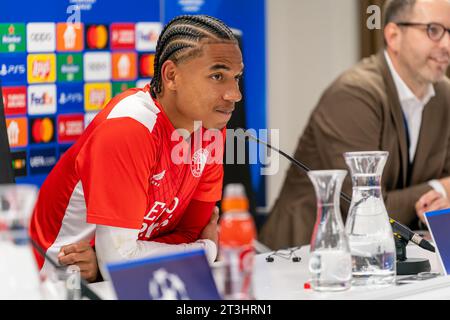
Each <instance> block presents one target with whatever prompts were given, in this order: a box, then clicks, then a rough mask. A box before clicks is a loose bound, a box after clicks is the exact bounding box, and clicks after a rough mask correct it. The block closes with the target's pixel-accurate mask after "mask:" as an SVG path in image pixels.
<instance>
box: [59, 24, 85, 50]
mask: <svg viewBox="0 0 450 320" xmlns="http://www.w3.org/2000/svg"><path fill="white" fill-rule="evenodd" d="M83 31H84V30H83V24H82V23H57V24H56V50H58V51H82V50H83V47H84V38H83Z"/></svg>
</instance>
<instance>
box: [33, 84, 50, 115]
mask: <svg viewBox="0 0 450 320" xmlns="http://www.w3.org/2000/svg"><path fill="white" fill-rule="evenodd" d="M55 112H56V86H55V85H54V84H49V85H35V86H29V87H28V114H30V115H39V114H49V113H55Z"/></svg>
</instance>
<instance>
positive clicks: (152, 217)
mask: <svg viewBox="0 0 450 320" xmlns="http://www.w3.org/2000/svg"><path fill="white" fill-rule="evenodd" d="M179 203H180V199H178V198H177V197H175V198H173V201H172V203H171V205H170V206H167V204H166V203H165V202H160V201H155V202H154V203H153V206H152V208H151V209H150V211H149V212H148V213H147V215H146V216H145V217H144V222H143V223H142V228H141V231H140V233H139V236H140V237H143V238H145V239H150V237H151V235H152V233H153V231H156V232H159V231H160V229H161V228H164V227H165V226H167V225H168V224H169V222H170V219H172V217H173V214H172V213H173V212H174V211H175V209H176V208H177V207H178V205H179ZM164 213H167V214H168V216H167V218H166V219H164V220H163V221H159V218H161V216H162V215H163V214H164Z"/></svg>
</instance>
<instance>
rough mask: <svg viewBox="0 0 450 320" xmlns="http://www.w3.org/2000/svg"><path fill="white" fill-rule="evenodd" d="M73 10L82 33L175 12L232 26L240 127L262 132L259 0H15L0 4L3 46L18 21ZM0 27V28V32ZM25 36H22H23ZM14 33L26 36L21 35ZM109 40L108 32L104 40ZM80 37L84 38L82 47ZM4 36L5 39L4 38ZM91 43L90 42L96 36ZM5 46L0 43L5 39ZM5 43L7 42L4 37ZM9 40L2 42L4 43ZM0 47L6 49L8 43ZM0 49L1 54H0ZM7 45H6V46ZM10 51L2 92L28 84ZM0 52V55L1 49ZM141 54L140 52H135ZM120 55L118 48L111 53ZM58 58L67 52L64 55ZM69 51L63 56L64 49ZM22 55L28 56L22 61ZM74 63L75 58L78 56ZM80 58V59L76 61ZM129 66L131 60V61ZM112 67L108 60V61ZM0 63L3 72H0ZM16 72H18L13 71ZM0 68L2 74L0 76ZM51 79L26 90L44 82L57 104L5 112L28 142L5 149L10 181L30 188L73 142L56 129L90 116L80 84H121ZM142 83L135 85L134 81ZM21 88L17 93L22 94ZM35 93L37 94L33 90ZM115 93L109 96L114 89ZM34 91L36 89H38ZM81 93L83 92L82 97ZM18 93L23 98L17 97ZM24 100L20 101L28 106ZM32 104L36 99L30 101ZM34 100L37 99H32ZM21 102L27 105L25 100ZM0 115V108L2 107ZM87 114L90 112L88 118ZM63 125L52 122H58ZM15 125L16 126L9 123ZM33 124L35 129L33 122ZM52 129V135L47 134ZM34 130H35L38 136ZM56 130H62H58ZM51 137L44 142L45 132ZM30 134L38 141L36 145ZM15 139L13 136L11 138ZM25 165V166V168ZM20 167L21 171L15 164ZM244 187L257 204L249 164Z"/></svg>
mask: <svg viewBox="0 0 450 320" xmlns="http://www.w3.org/2000/svg"><path fill="white" fill-rule="evenodd" d="M73 5H79V6H80V7H81V9H82V10H81V11H80V18H81V22H82V23H83V24H84V26H85V27H84V28H85V30H84V31H85V32H86V27H87V26H89V25H91V24H96V25H98V24H103V25H104V26H105V27H106V28H107V29H106V30H108V31H109V32H110V30H109V29H108V28H109V27H110V25H111V23H118V22H120V23H128V24H136V23H138V22H161V23H165V22H167V21H169V20H170V19H171V18H173V17H175V16H176V15H179V14H209V15H212V16H215V17H217V18H219V19H221V20H223V21H224V22H225V23H227V24H228V25H229V26H231V27H232V28H235V29H238V30H240V31H241V32H242V46H243V56H244V64H245V77H244V81H245V83H244V88H245V92H244V97H245V109H246V117H247V128H253V129H256V130H258V129H263V128H266V42H265V36H266V30H265V28H266V23H265V17H266V14H265V10H266V7H265V0H245V1H242V0H189V1H186V0H126V1H123V0H40V1H33V0H22V1H20V2H15V1H2V2H1V3H0V15H1V17H0V35H2V36H4V35H9V36H12V38H8V39H10V40H11V39H12V40H11V41H14V36H15V35H19V36H20V35H21V28H23V29H24V30H25V29H26V24H27V23H30V22H51V23H58V22H66V21H67V20H68V18H70V17H72V18H73V17H74V16H73V11H70V10H69V12H68V9H70V6H73ZM10 24H14V28H13V29H11V28H10ZM2 30H3V31H2ZM24 32H25V31H24ZM22 36H24V37H26V36H25V34H22ZM109 36H110V35H109ZM86 38H87V34H86V35H85V40H84V41H85V42H86V41H87V40H86ZM5 39H6V38H5ZM96 39H97V40H96V41H100V40H98V38H96ZM5 41H6V40H5ZM8 41H9V40H8ZM8 43H9V42H8ZM8 43H7V44H8ZM1 48H3V50H1ZM13 48H14V47H13ZM10 49H11V47H8V46H6V44H3V47H0V79H1V81H2V85H3V86H4V87H5V88H6V90H8V87H9V88H10V89H9V90H10V91H11V90H12V92H13V94H14V93H15V91H14V90H16V89H17V87H22V88H27V90H28V87H29V85H30V79H29V76H28V78H27V72H29V70H28V69H29V68H30V63H31V62H30V61H29V59H28V61H27V56H28V55H29V53H30V52H31V51H29V50H28V49H27V48H25V50H20V46H19V45H18V46H17V47H15V49H13V50H11V52H8V50H10ZM116 49H117V48H112V47H111V46H110V44H108V45H107V46H105V47H103V48H96V49H92V48H88V47H87V44H84V46H83V48H82V50H81V51H79V50H78V51H76V52H75V54H73V57H71V59H72V60H76V59H77V54H79V56H80V57H81V55H85V54H86V53H91V52H103V53H105V52H106V53H113V52H116V51H115V50H116ZM5 50H6V51H5ZM127 51H128V52H134V54H135V56H136V59H139V60H138V61H139V62H140V61H141V60H140V59H141V55H142V54H151V53H153V52H152V50H151V49H147V50H139V48H133V49H129V50H127ZM142 51H147V52H144V53H143V52H142ZM117 52H120V49H119V51H117ZM32 53H33V55H34V54H41V53H40V52H39V53H37V52H32ZM45 53H51V54H52V55H54V56H55V60H58V59H60V58H61V59H62V58H63V57H60V56H62V55H63V54H62V53H61V52H60V51H59V50H58V49H57V48H56V49H53V50H50V51H49V52H45ZM64 54H67V53H66V52H64ZM69 54H71V52H69ZM28 58H29V57H28ZM80 59H82V58H80ZM84 59H86V58H84ZM138 61H135V62H134V63H137V62H138ZM112 63H114V61H113V62H112ZM54 64H55V66H56V65H58V66H59V60H58V62H55V63H54ZM3 65H5V67H4V68H5V69H4V70H2V69H1V68H2V67H3ZM22 67H24V68H25V70H22V69H21V68H22ZM2 71H3V72H2ZM53 72H54V73H55V77H54V79H51V74H50V78H49V80H47V81H44V83H40V82H39V83H37V84H38V86H36V83H33V82H31V84H32V85H33V86H34V87H35V88H34V90H38V89H39V88H38V87H39V85H41V84H44V85H47V86H44V87H45V88H44V89H48V87H49V86H48V85H50V86H51V88H50V89H52V88H53V87H55V88H56V91H57V92H58V94H57V98H58V99H57V103H56V104H55V107H54V110H53V109H52V108H48V109H46V110H47V111H45V112H43V113H41V114H30V113H31V111H30V106H28V110H27V111H26V113H23V114H21V113H20V110H19V109H17V110H19V111H18V113H15V114H14V113H13V114H11V110H9V114H8V113H7V119H9V121H10V122H9V123H11V120H13V119H16V118H22V119H26V120H27V121H28V123H27V124H26V126H27V128H28V134H27V135H28V138H27V141H26V143H22V144H20V143H19V144H18V145H19V146H18V147H13V148H12V152H13V156H14V159H15V160H14V161H16V162H15V164H16V173H17V172H21V174H20V175H21V176H20V177H18V178H17V179H16V180H17V182H18V183H34V184H37V185H40V184H42V182H43V180H44V179H45V177H46V175H47V173H48V172H49V171H50V169H51V167H52V166H53V165H54V162H55V161H56V160H57V159H58V158H59V157H60V155H61V154H62V153H63V152H64V151H65V150H67V148H68V147H69V146H70V145H71V144H72V143H73V141H69V140H70V139H69V140H64V139H65V138H64V137H60V136H59V131H58V130H59V129H60V126H64V125H67V123H68V122H67V121H72V123H76V121H77V119H78V118H77V117H80V116H81V115H83V116H84V117H85V118H84V121H85V122H86V121H88V119H90V117H89V116H87V117H86V115H85V113H89V112H88V111H92V110H90V109H89V108H90V107H89V106H86V104H85V103H84V102H83V101H82V99H85V98H86V97H84V95H85V94H86V87H85V88H84V91H82V89H81V88H83V86H86V84H88V83H90V82H94V83H97V82H102V83H109V85H111V84H112V86H113V90H112V93H114V85H115V84H122V82H124V81H118V80H117V79H114V77H113V78H112V79H111V78H110V79H106V80H101V81H91V80H90V79H86V75H85V77H84V79H81V80H79V81H77V79H76V76H75V78H74V79H75V80H73V79H65V80H64V81H63V80H61V78H60V75H59V74H58V76H56V74H57V72H56V71H53ZM139 80H144V81H148V80H149V79H148V78H147V77H142V76H141V74H140V73H139V72H136V75H135V76H134V77H132V79H129V80H128V81H127V82H128V85H129V86H134V85H135V84H138V83H139ZM141 83H142V82H141ZM23 90H25V89H23ZM38 91H39V90H38ZM61 92H64V97H61ZM116 92H117V91H116ZM38 93H39V92H38ZM83 94H84V95H83ZM25 95H26V94H25ZM38 98H39V99H41V100H42V101H44V100H45V95H43V96H39V97H38ZM61 98H64V99H63V100H64V101H63V102H68V104H65V106H64V108H63V107H62V106H61V105H60V102H61ZM29 99H30V96H28V101H29ZM35 100H36V99H35ZM36 101H38V102H39V101H40V100H36ZM28 104H29V103H28ZM5 110H6V109H5ZM61 115H63V116H64V115H65V116H67V118H64V117H62V118H61V117H60V116H61ZM94 115H95V113H92V116H94ZM63 120H64V121H66V122H63V124H60V121H63ZM17 122H18V123H19V128H21V127H20V125H23V124H21V123H20V121H17ZM36 123H37V124H36ZM52 127H53V133H52V132H51V129H49V128H52ZM39 129H40V131H39ZM63 129H64V128H63ZM51 134H53V136H52V137H50V135H51ZM37 137H38V138H39V139H40V141H37V140H39V139H37ZM19 140H20V139H19ZM30 161H31V162H32V163H33V166H31V165H30ZM23 166H25V167H23ZM251 177H252V184H253V186H254V189H255V190H256V194H257V195H258V199H257V202H258V205H259V206H265V181H264V177H262V176H261V175H260V165H259V164H256V165H252V166H251Z"/></svg>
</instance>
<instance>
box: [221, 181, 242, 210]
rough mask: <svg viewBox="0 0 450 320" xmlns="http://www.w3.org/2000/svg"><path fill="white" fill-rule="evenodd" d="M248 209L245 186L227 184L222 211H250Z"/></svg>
mask: <svg viewBox="0 0 450 320" xmlns="http://www.w3.org/2000/svg"><path fill="white" fill-rule="evenodd" d="M248 209H249V205H248V199H247V196H246V194H245V189H244V186H243V185H242V184H240V183H230V184H227V185H226V186H225V191H224V195H223V199H222V211H223V212H227V211H248Z"/></svg>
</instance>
